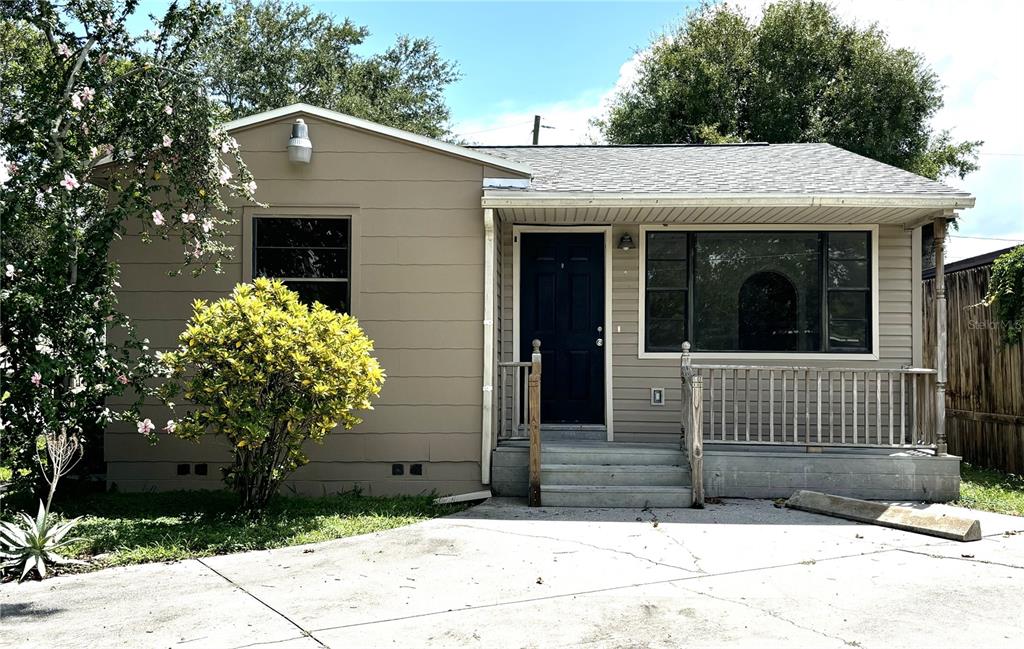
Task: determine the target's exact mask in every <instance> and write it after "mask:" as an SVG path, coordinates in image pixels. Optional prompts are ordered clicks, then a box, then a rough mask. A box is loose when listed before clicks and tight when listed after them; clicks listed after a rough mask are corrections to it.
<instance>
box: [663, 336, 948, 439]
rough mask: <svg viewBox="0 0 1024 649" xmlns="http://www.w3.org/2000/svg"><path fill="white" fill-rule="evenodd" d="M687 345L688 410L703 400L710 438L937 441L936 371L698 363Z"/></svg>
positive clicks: (703, 425) (704, 431) (703, 422)
mask: <svg viewBox="0 0 1024 649" xmlns="http://www.w3.org/2000/svg"><path fill="white" fill-rule="evenodd" d="M683 349H684V351H683V355H682V366H683V375H684V380H683V384H682V387H683V401H684V413H686V412H687V410H689V411H691V412H692V411H693V407H692V406H691V407H687V406H686V402H687V399H688V398H699V399H700V400H701V406H702V409H701V413H700V419H699V420H697V421H695V422H694V425H695V426H697V425H699V428H700V430H701V436H700V437H701V439H702V440H703V441H705V442H716V443H739V444H805V445H810V446H817V445H821V446H875V447H878V446H886V447H923V446H934V445H935V444H936V442H937V441H938V440H937V435H936V430H937V425H938V422H937V421H936V413H935V399H934V394H935V381H936V370H933V369H925V368H869V367H859V368H851V367H842V368H829V367H813V366H791V365H786V366H783V365H704V364H701V365H697V364H693V363H692V361H691V357H690V353H689V345H688V344H684V346H683ZM687 374H689V375H690V376H691V377H692V378H691V380H690V381H687V380H686V379H685V376H686V375H687ZM694 378H699V379H700V384H701V388H702V391H701V393H700V394H699V396H698V393H696V392H694V389H693V386H694V380H693V379H694Z"/></svg>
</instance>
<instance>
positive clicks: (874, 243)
mask: <svg viewBox="0 0 1024 649" xmlns="http://www.w3.org/2000/svg"><path fill="white" fill-rule="evenodd" d="M651 230H658V231H663V230H675V231H683V232H724V231H747V232H764V231H770V230H787V231H791V232H836V231H841V230H851V231H862V232H870V233H871V353H868V354H847V353H842V352H812V353H801V352H694V353H693V354H692V356H693V358H694V359H699V360H708V359H716V360H717V359H721V360H747V361H754V360H765V361H769V360H786V361H795V360H809V361H837V360H851V361H877V360H879V355H878V351H879V350H878V344H879V333H878V332H879V323H878V306H879V304H878V302H879V301H878V225H847V224H844V225H837V224H836V225H834V224H822V225H820V226H814V225H810V224H788V223H787V224H772V223H763V224H762V223H744V224H731V225H729V224H724V223H721V224H714V223H709V224H702V225H641V226H640V242H639V246H638V252H639V254H640V272H639V278H638V279H639V281H638V282H637V284H638V285H639V294H640V295H639V304H640V314H639V328H638V331H637V358H640V359H651V360H667V359H672V360H678V359H679V354H680V353H681V352H682V350H680V351H679V352H648V351H645V347H646V344H647V325H646V322H645V317H646V313H647V304H646V301H647V291H646V288H647V268H646V266H647V233H648V232H649V231H651Z"/></svg>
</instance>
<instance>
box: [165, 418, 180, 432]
mask: <svg viewBox="0 0 1024 649" xmlns="http://www.w3.org/2000/svg"><path fill="white" fill-rule="evenodd" d="M177 427H178V424H177V423H175V421H174V420H173V419H168V420H167V425H166V426H164V430H166V431H167V432H168V433H173V432H174V430H175V429H176V428H177Z"/></svg>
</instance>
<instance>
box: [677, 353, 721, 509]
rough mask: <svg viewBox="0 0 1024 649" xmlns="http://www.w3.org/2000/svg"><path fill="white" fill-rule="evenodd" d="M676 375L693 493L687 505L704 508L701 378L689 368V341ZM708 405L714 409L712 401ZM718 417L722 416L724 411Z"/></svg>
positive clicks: (690, 365) (702, 383) (702, 392)
mask: <svg viewBox="0 0 1024 649" xmlns="http://www.w3.org/2000/svg"><path fill="white" fill-rule="evenodd" d="M680 378H681V379H682V385H681V387H682V435H683V440H684V443H685V447H686V455H687V459H688V460H689V463H690V488H691V490H692V494H693V499H692V502H691V504H692V506H693V507H695V508H698V509H700V508H703V507H704V430H703V424H704V377H702V376H701V375H700V374H697V373H696V372H695V371H694V369H693V366H692V364H691V359H690V343H688V342H684V343H683V356H682V359H681V361H680ZM723 389H724V386H723ZM711 407H712V408H714V404H712V405H711ZM722 416H723V417H724V416H725V415H724V411H723V415H722ZM723 423H724V422H723ZM724 430H725V429H724V426H723V431H724ZM723 439H724V432H723Z"/></svg>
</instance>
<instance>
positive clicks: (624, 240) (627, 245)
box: [619, 232, 636, 250]
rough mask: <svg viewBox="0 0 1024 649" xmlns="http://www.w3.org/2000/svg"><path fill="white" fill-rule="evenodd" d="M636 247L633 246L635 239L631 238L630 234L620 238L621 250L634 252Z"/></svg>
mask: <svg viewBox="0 0 1024 649" xmlns="http://www.w3.org/2000/svg"><path fill="white" fill-rule="evenodd" d="M635 247H636V246H634V245H633V237H631V236H629V233H628V232H627V233H625V234H623V235H622V236H621V237H620V238H619V250H632V249H633V248H635Z"/></svg>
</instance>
